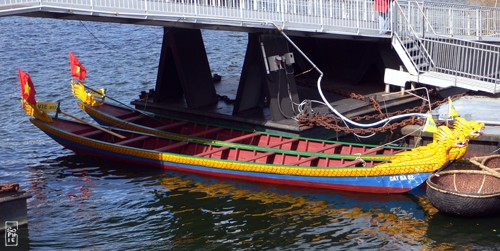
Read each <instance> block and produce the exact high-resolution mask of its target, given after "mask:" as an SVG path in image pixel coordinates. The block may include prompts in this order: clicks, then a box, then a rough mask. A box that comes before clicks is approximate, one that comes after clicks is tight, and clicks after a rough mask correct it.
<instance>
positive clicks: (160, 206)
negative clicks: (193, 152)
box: [0, 17, 500, 250]
mask: <svg viewBox="0 0 500 251" xmlns="http://www.w3.org/2000/svg"><path fill="white" fill-rule="evenodd" d="M0 29H1V33H0V84H1V87H2V88H0V97H1V101H2V104H3V109H0V140H1V144H0V183H8V182H10V181H17V182H19V183H20V184H21V187H22V188H23V189H25V190H27V191H28V192H29V193H30V194H32V196H33V197H32V198H31V199H29V201H28V217H29V226H28V227H27V228H23V229H21V231H24V233H23V234H24V236H25V237H24V239H21V244H22V245H24V247H30V248H31V249H34V250H38V249H40V250H53V249H61V250H68V249H84V250H127V249H128V250H145V249H152V250H197V249H199V250H229V249H234V250H274V249H277V250H314V249H318V250H342V249H344V250H345V249H368V250H371V249H383V250H429V249H436V250H457V249H459V250H463V249H470V250H495V249H497V250H498V246H499V243H500V242H499V240H500V238H499V237H500V233H499V231H500V230H499V229H498V226H499V225H500V218H499V217H490V218H480V219H463V218H456V217H450V216H446V215H442V214H439V213H436V210H435V209H434V208H432V206H430V205H429V202H428V200H427V199H426V197H425V196H424V193H423V191H416V192H414V193H413V194H405V195H364V194H356V193H343V192H334V191H325V190H307V189H294V188H290V187H283V186H279V187H276V186H271V185H263V184H255V183H246V182H237V181H232V180H227V179H224V180H222V179H214V178H208V177H201V176H196V175H190V174H183V173H176V172H168V171H163V170H155V169H148V168H143V167H140V166H126V165H123V164H115V163H110V162H106V161H96V160H93V159H89V158H83V157H78V156H75V155H74V154H73V153H72V152H71V151H69V150H66V149H64V148H62V147H61V146H59V145H58V144H57V143H55V142H54V141H52V140H51V139H49V138H48V137H47V136H46V135H44V134H43V133H42V132H40V131H39V130H38V129H36V128H35V127H34V126H33V125H31V124H30V123H29V122H28V117H27V116H25V115H24V113H23V111H22V110H21V106H20V92H19V81H18V77H17V69H18V68H21V69H22V70H24V71H26V72H28V73H30V75H31V77H32V79H33V81H34V83H35V86H36V89H37V100H38V101H57V100H61V101H62V109H63V110H64V111H66V112H69V113H72V114H76V115H78V116H80V117H83V118H86V119H88V117H87V116H86V115H84V114H83V113H82V112H81V111H80V110H79V108H78V107H77V106H76V99H75V98H73V97H72V94H71V93H70V85H69V80H70V71H69V56H68V53H69V51H72V52H73V53H75V55H77V57H78V58H79V59H80V61H81V62H82V63H83V65H84V66H85V67H86V68H87V71H88V76H87V79H86V84H87V85H89V86H92V87H95V88H100V87H104V88H107V91H108V95H109V96H111V97H113V98H117V99H119V100H122V101H123V102H125V103H128V102H130V101H131V100H133V99H135V98H136V97H137V96H138V95H139V93H140V91H143V90H149V89H151V88H154V85H155V79H156V70H157V65H158V59H159V56H160V47H161V40H162V35H163V29H162V28H160V27H149V26H140V25H137V26H134V25H125V24H108V23H93V22H80V21H63V20H54V19H40V18H27V17H3V18H0ZM203 36H204V39H205V42H206V47H207V53H208V56H209V60H210V65H211V68H212V70H213V73H218V74H219V75H222V76H223V77H227V76H237V75H238V74H239V71H240V68H241V65H242V62H243V58H244V49H245V47H246V39H247V38H246V34H245V33H230V32H222V31H203ZM0 224H1V223H0ZM2 239H3V238H2ZM0 246H3V245H2V243H0Z"/></svg>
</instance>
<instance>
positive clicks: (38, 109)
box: [20, 71, 466, 193]
mask: <svg viewBox="0 0 500 251" xmlns="http://www.w3.org/2000/svg"><path fill="white" fill-rule="evenodd" d="M20 82H21V92H22V96H23V99H22V101H23V108H24V110H25V112H26V113H27V114H28V115H31V116H33V118H31V119H30V121H31V122H32V123H33V124H34V125H35V126H36V127H38V128H39V129H40V130H42V131H43V132H44V133H46V134H47V135H48V136H49V137H51V138H52V139H54V140H55V141H56V142H58V143H59V144H61V145H62V146H64V147H66V148H68V149H70V150H72V151H73V152H75V153H76V154H79V155H85V156H92V157H98V158H104V159H106V160H108V161H116V162H124V163H128V164H133V165H139V166H148V167H157V168H164V169H168V170H176V171H182V172H187V173H195V174H202V175H211V176H216V177H221V178H230V179H240V180H247V181H256V182H266V183H272V184H280V185H291V186H301V187H308V188H322V189H335V190H344V191H355V192H369V193H404V192H407V191H410V190H412V189H414V188H415V187H417V186H420V185H421V184H423V183H424V182H425V180H426V179H427V178H428V177H429V176H430V175H431V174H432V173H433V172H434V171H436V170H438V169H440V168H442V167H443V166H445V165H446V164H447V163H448V161H449V157H448V156H449V152H450V149H452V148H457V147H463V146H464V145H466V140H465V137H463V136H462V135H458V134H455V133H450V132H449V129H448V131H446V130H441V131H440V133H438V134H439V135H438V137H437V138H436V147H435V149H434V154H432V155H429V156H425V157H424V158H419V159H411V161H407V160H401V161H395V160H387V159H384V158H382V157H383V156H385V155H380V154H378V155H371V156H373V160H370V161H366V158H365V157H366V156H365V157H363V158H364V159H363V158H360V155H363V154H365V153H378V152H377V151H378V149H379V148H380V147H378V146H375V147H372V146H364V145H355V144H351V143H342V142H335V141H322V140H311V139H304V138H300V137H287V139H286V140H282V138H283V137H282V136H281V137H280V136H279V135H270V134H260V133H258V132H253V133H250V134H248V132H247V133H245V134H240V135H238V134H233V135H231V133H234V132H230V131H225V129H224V128H222V127H213V128H209V127H206V129H204V130H203V131H200V130H199V129H191V130H192V133H189V132H185V131H180V132H175V133H174V132H168V131H165V134H164V135H158V134H153V133H151V132H140V131H136V130H130V129H119V128H116V127H113V128H103V127H101V126H97V125H94V124H92V123H89V122H86V121H85V122H84V123H81V122H75V121H70V120H67V119H61V118H59V117H58V115H61V114H62V115H65V116H68V117H71V118H73V119H77V120H80V121H82V119H79V118H77V117H75V116H73V115H71V114H67V113H65V112H62V111H61V110H60V108H59V105H57V109H56V115H55V116H54V117H52V116H49V115H48V114H47V112H48V110H43V109H42V108H43V107H45V106H50V105H47V104H46V103H45V104H42V105H40V103H37V102H36V100H35V97H34V96H35V91H34V86H33V83H32V82H31V79H30V78H29V75H28V74H26V73H23V74H21V71H20ZM88 97H92V95H88ZM101 107H111V106H101ZM128 116H130V115H128ZM176 123H186V121H176V122H174V121H170V122H168V123H167V124H165V125H162V126H163V127H164V128H162V129H165V128H167V127H170V126H172V127H175V126H174V124H176ZM145 128H152V127H145ZM194 128H196V127H194ZM153 129H155V130H157V129H158V128H153ZM193 130H194V131H193ZM162 131H164V130H162ZM224 131H225V132H226V133H224V134H222V133H221V132H224ZM207 135H212V136H210V137H209V136H207ZM202 136H203V137H202ZM254 136H255V137H254ZM245 138H246V140H250V139H252V140H255V141H257V139H259V140H258V141H259V142H265V143H259V144H250V143H248V142H245V143H242V142H244V141H243V140H244V139H245ZM346 149H351V150H349V151H347V152H343V151H345V150H346ZM352 149H355V150H352ZM399 150H401V149H399ZM381 151H385V150H381ZM387 151H390V153H391V154H392V153H395V152H396V151H397V150H395V149H391V148H389V150H387ZM391 151H392V152H391ZM355 153H358V154H355ZM405 156H407V155H405ZM410 156H411V155H410ZM378 157H380V158H378ZM405 158H406V157H405Z"/></svg>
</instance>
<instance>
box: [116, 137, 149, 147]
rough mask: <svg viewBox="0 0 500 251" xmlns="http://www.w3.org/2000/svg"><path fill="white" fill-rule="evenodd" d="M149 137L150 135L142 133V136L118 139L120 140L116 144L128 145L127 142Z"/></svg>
mask: <svg viewBox="0 0 500 251" xmlns="http://www.w3.org/2000/svg"><path fill="white" fill-rule="evenodd" d="M149 137H151V136H149V135H143V136H139V137H135V138H131V139H126V140H122V141H120V142H118V143H116V144H118V145H128V144H130V143H134V142H136V141H141V140H145V139H147V138H149Z"/></svg>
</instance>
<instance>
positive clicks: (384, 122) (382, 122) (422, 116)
mask: <svg viewBox="0 0 500 251" xmlns="http://www.w3.org/2000/svg"><path fill="white" fill-rule="evenodd" d="M271 24H273V25H274V26H275V27H276V28H277V29H278V30H279V31H280V32H281V34H282V35H283V36H284V37H285V38H286V39H287V40H288V42H290V44H292V46H293V47H294V48H295V49H297V51H298V52H299V53H300V54H301V55H302V56H303V57H304V58H305V59H306V60H307V61H308V62H309V63H310V64H311V65H312V66H313V67H314V69H316V71H318V72H319V74H320V75H319V77H318V81H317V87H318V92H319V95H320V96H321V99H322V100H323V104H324V105H326V106H327V107H328V108H329V109H330V110H331V111H332V112H333V113H334V114H335V115H337V116H338V117H340V118H341V119H342V120H343V121H346V122H349V123H350V124H352V125H355V126H359V127H365V128H368V127H374V126H377V125H380V124H387V123H389V122H391V121H392V120H398V119H401V118H407V117H413V116H417V117H421V118H427V114H423V113H408V114H400V115H396V116H392V117H389V118H385V119H383V120H379V121H377V122H374V123H369V124H363V123H358V122H356V121H352V120H350V119H349V118H347V117H345V116H344V115H342V114H341V113H340V112H339V111H337V110H336V109H335V108H333V106H332V105H331V104H330V103H329V102H328V100H327V99H326V97H325V95H324V94H323V91H322V90H321V80H322V79H323V75H324V74H323V72H322V71H321V70H320V69H319V68H318V67H317V66H316V65H315V64H314V62H312V60H311V59H309V57H307V55H306V54H305V53H304V52H303V51H302V50H301V49H300V48H299V47H298V46H297V45H296V44H295V43H294V42H293V41H292V40H291V39H290V38H289V37H288V36H287V35H286V34H285V32H284V31H283V28H282V27H279V26H278V25H277V24H275V23H273V22H271Z"/></svg>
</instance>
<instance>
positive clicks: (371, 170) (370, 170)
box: [30, 118, 432, 178]
mask: <svg viewBox="0 0 500 251" xmlns="http://www.w3.org/2000/svg"><path fill="white" fill-rule="evenodd" d="M59 120H62V121H67V122H70V123H76V124H81V123H78V122H74V121H70V120H64V119H59ZM30 121H31V122H32V123H33V124H35V126H37V127H39V128H40V126H41V127H43V128H45V130H47V129H48V130H49V131H52V134H54V135H55V136H57V137H61V138H63V139H65V140H68V141H70V142H75V140H72V139H71V138H76V139H78V140H80V141H84V142H85V141H87V142H91V143H93V144H97V146H99V145H102V146H101V147H94V148H96V149H99V150H105V149H102V148H105V147H106V146H107V147H112V148H117V149H120V148H123V149H128V150H130V151H132V152H128V153H127V154H128V155H131V156H135V157H138V158H145V159H149V158H147V157H144V156H140V155H141V152H142V153H149V154H159V155H162V156H163V155H166V156H168V155H171V156H172V157H182V158H186V159H198V160H204V161H215V162H225V163H234V164H238V165H242V164H243V165H249V166H255V167H259V166H261V167H278V168H281V169H283V170H293V169H305V170H316V171H332V172H341V171H344V172H349V171H357V172H364V175H363V176H371V177H381V176H398V175H411V174H420V173H431V172H432V171H426V170H418V171H417V170H416V169H420V168H417V167H410V169H411V170H412V171H413V172H396V170H395V169H397V168H398V166H391V167H383V168H377V166H370V167H339V166H333V167H310V166H289V165H280V164H267V163H255V162H242V161H237V160H225V159H215V158H205V157H197V156H192V155H186V154H179V153H170V152H158V151H154V150H147V149H141V148H137V147H130V146H122V145H116V144H113V143H110V142H106V141H101V140H96V139H92V138H86V137H83V136H79V135H78V134H75V133H72V132H68V131H65V130H63V129H60V128H57V127H56V126H53V125H51V124H50V123H47V122H44V121H41V120H39V119H36V118H30ZM81 125H84V126H86V125H85V124H81ZM40 129H42V128H40ZM45 130H43V129H42V131H44V132H46V133H47V131H45ZM132 133H137V132H135V131H133V132H132ZM152 136H153V137H155V135H152ZM68 137H69V139H68ZM76 143H78V142H76ZM79 144H82V143H79ZM82 145H84V146H87V147H93V146H89V145H88V143H83V144H82ZM105 151H110V150H105ZM111 152H113V153H117V152H116V151H111ZM118 154H121V153H118ZM160 161H167V162H171V161H168V160H163V159H160ZM177 163H179V164H187V165H191V164H188V163H183V162H177ZM207 167H209V168H214V169H223V170H232V171H242V170H239V169H233V168H221V167H216V166H213V165H210V166H207ZM407 168H408V167H407ZM383 171H386V173H383ZM251 172H255V173H272V174H281V175H290V176H299V177H325V178H327V177H359V176H360V175H320V176H318V175H310V174H300V175H294V174H287V173H279V172H269V171H267V172H266V171H251Z"/></svg>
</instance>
